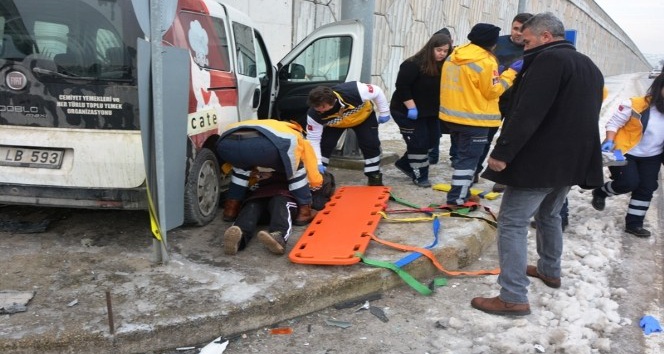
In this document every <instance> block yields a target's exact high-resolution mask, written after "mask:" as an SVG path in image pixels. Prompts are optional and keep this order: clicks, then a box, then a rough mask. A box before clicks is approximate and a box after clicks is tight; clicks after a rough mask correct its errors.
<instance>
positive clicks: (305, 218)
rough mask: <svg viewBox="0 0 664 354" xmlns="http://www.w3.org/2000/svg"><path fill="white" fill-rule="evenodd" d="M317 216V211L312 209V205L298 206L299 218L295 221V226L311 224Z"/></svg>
mask: <svg viewBox="0 0 664 354" xmlns="http://www.w3.org/2000/svg"><path fill="white" fill-rule="evenodd" d="M314 216H316V210H313V209H311V205H298V206H297V217H295V220H294V221H293V224H295V225H297V226H304V225H306V224H308V223H310V222H311V220H313V219H314Z"/></svg>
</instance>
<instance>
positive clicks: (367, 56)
mask: <svg viewBox="0 0 664 354" xmlns="http://www.w3.org/2000/svg"><path fill="white" fill-rule="evenodd" d="M375 6H376V2H375V0H341V19H342V20H348V19H359V20H360V21H362V23H363V24H364V57H363V58H362V72H361V74H360V81H361V82H364V83H371V58H372V55H371V53H372V50H373V25H374V9H375ZM336 157H338V158H340V159H342V160H343V159H352V160H358V159H359V160H362V159H363V157H362V153H361V151H360V149H359V146H358V144H357V137H356V136H355V132H353V131H352V130H351V129H346V134H345V140H344V144H343V147H342V149H341V153H340V155H337V156H336ZM343 165H344V166H343V167H348V165H346V164H343Z"/></svg>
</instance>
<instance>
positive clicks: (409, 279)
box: [355, 252, 433, 295]
mask: <svg viewBox="0 0 664 354" xmlns="http://www.w3.org/2000/svg"><path fill="white" fill-rule="evenodd" d="M355 256H356V257H359V258H360V259H361V260H362V262H364V263H366V264H368V265H370V266H374V267H379V268H385V269H389V270H391V271H393V272H395V273H397V275H398V276H399V277H401V279H402V280H403V281H404V282H406V284H408V285H410V287H411V288H413V289H415V290H416V291H417V292H418V293H420V294H422V295H431V294H432V293H433V291H432V290H431V289H430V288H429V287H428V286H426V285H424V284H422V283H420V282H419V281H418V280H417V279H415V278H413V276H412V275H410V274H408V272H406V271H405V270H403V269H401V268H399V267H397V266H396V265H394V263H390V262H384V261H378V260H375V259H367V258H364V255H362V253H359V252H358V253H355Z"/></svg>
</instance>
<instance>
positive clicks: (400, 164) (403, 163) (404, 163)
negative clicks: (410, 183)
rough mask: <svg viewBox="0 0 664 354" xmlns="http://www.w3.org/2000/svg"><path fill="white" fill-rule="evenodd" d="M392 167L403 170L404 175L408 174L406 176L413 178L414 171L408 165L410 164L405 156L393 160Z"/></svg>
mask: <svg viewBox="0 0 664 354" xmlns="http://www.w3.org/2000/svg"><path fill="white" fill-rule="evenodd" d="M394 167H396V168H397V170H399V171H401V172H403V173H404V174H405V175H406V176H408V178H410V179H415V173H414V172H413V169H412V168H411V167H410V164H409V163H408V160H407V159H406V158H405V156H404V157H402V158H400V159H398V160H396V161H394Z"/></svg>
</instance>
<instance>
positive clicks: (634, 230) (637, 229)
mask: <svg viewBox="0 0 664 354" xmlns="http://www.w3.org/2000/svg"><path fill="white" fill-rule="evenodd" d="M625 232H627V233H628V234H632V235H634V236H636V237H650V231H648V230H646V229H644V228H643V227H641V226H632V227H626V228H625Z"/></svg>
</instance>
